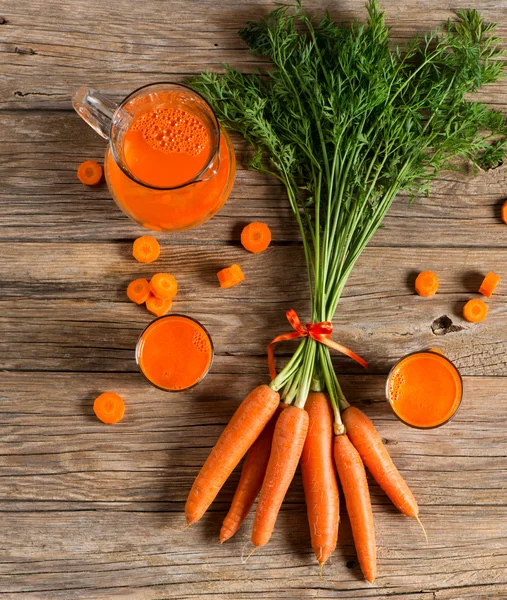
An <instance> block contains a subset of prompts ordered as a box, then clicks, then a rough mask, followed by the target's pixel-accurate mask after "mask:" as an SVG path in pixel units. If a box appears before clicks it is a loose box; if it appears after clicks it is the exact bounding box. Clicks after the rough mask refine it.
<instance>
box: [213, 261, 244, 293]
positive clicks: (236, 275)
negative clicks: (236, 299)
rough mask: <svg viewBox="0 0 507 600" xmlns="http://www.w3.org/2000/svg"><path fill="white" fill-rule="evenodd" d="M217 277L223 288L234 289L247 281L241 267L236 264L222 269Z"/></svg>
mask: <svg viewBox="0 0 507 600" xmlns="http://www.w3.org/2000/svg"><path fill="white" fill-rule="evenodd" d="M217 277H218V281H219V283H220V287H222V288H230V287H233V286H235V285H238V283H241V282H242V281H243V280H244V279H245V276H244V274H243V271H242V270H241V267H240V266H239V265H236V264H234V265H231V266H230V267H227V268H225V269H222V270H221V271H218V273H217Z"/></svg>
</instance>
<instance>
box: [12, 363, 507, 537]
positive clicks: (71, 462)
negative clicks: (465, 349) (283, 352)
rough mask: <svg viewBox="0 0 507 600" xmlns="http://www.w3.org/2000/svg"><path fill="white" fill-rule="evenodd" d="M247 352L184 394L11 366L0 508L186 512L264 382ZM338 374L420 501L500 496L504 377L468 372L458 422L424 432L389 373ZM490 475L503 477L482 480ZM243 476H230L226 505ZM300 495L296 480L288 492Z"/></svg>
mask: <svg viewBox="0 0 507 600" xmlns="http://www.w3.org/2000/svg"><path fill="white" fill-rule="evenodd" d="M251 360H252V359H251V358H250V357H248V358H241V359H235V361H234V362H235V364H233V363H232V361H231V360H230V359H229V360H228V361H222V364H221V367H219V369H218V370H217V372H215V370H213V371H212V374H210V375H209V377H208V378H207V379H206V381H205V383H203V384H202V385H201V386H200V387H199V388H198V389H197V390H193V391H189V392H186V393H182V394H178V395H177V397H176V396H174V395H171V394H167V393H164V392H161V391H160V390H157V389H155V388H153V387H152V386H150V385H149V384H148V383H146V382H145V380H144V379H143V378H142V377H141V375H138V374H125V375H123V374H90V373H88V374H84V373H81V374H66V373H65V374H63V373H55V374H50V373H40V372H39V373H36V374H22V373H4V374H3V375H2V381H1V384H0V385H1V387H0V390H1V391H0V419H1V421H2V425H3V432H4V433H3V445H2V451H1V454H2V456H3V459H2V464H1V465H0V498H2V500H3V501H4V502H5V504H3V505H2V504H1V503H0V507H3V509H8V507H9V504H10V503H13V502H21V503H23V502H28V501H34V502H37V501H39V502H40V501H45V502H54V503H55V504H56V505H57V506H58V504H59V503H61V502H64V501H72V502H77V503H79V505H80V507H81V508H83V509H84V508H85V506H84V503H85V502H94V503H111V502H115V503H116V502H119V503H126V504H127V505H128V504H129V503H131V502H142V503H146V504H147V505H156V506H155V509H156V508H157V507H158V508H159V509H160V506H165V503H169V504H168V506H165V509H166V510H172V511H179V510H181V506H182V503H183V502H184V500H185V497H186V493H187V492H188V488H189V486H190V483H191V481H192V478H193V477H194V476H195V474H196V472H197V471H198V469H199V466H200V465H201V464H202V462H203V460H204V459H205V457H206V456H207V454H208V452H209V450H210V448H211V447H212V446H213V444H214V443H215V441H216V439H217V437H218V436H219V435H220V432H221V430H222V428H223V427H224V425H225V424H226V423H227V421H228V419H229V418H230V416H231V414H232V413H233V411H234V409H235V407H236V406H237V404H238V401H239V400H240V399H241V398H242V397H243V396H244V395H245V394H246V392H247V391H248V390H249V389H251V388H253V387H254V386H255V385H258V384H259V383H260V382H263V381H265V373H264V372H263V365H262V361H260V360H259V359H257V360H254V363H255V368H256V369H257V370H258V372H256V373H251V374H248V375H247V374H238V372H237V370H238V369H240V370H241V371H245V372H247V371H248V370H249V369H252V367H251V366H247V363H249V361H251ZM230 367H232V369H231V368H230ZM341 380H342V381H343V386H344V390H345V393H346V394H347V395H348V397H349V399H350V401H351V402H354V403H356V404H358V405H359V406H361V407H362V408H363V409H364V410H365V411H366V412H367V413H368V414H369V415H370V416H371V417H372V419H373V420H374V421H375V423H376V425H377V427H378V429H379V432H380V435H381V436H382V437H383V438H384V439H385V440H386V443H387V444H388V446H389V448H390V451H391V454H392V456H393V458H394V460H396V462H397V464H398V466H399V468H400V469H401V470H402V471H403V472H404V473H405V475H406V477H407V479H408V480H409V483H410V485H411V487H412V488H413V490H414V493H415V494H416V496H417V498H418V500H419V502H420V504H421V506H429V505H431V506H437V505H438V506H444V507H445V506H449V505H460V506H468V505H471V504H472V505H477V504H480V505H484V506H494V505H502V504H503V503H505V499H506V498H505V494H506V490H505V486H506V484H507V470H506V466H505V460H504V459H505V452H506V450H507V440H506V439H505V436H504V435H503V430H504V424H503V423H502V422H499V421H498V420H497V419H495V414H496V407H497V406H498V405H499V404H501V403H502V402H503V401H504V400H505V398H506V389H505V379H504V378H478V377H470V378H466V379H465V399H464V401H463V406H462V407H461V409H460V411H459V412H458V414H457V415H456V417H455V418H454V419H453V422H452V423H451V424H449V425H448V426H446V427H445V428H442V429H437V430H431V431H426V432H420V431H417V430H414V429H410V428H408V427H406V426H405V425H403V424H402V423H400V422H398V421H397V420H396V418H395V417H394V415H393V414H392V412H391V410H390V408H389V406H388V405H387V403H386V402H385V398H384V385H385V377H383V376H365V375H357V376H354V375H346V376H342V377H341ZM107 389H114V390H116V391H117V392H118V393H120V394H121V395H122V396H124V398H125V400H126V402H127V414H126V417H125V420H124V421H123V422H122V425H121V426H119V427H115V428H111V427H106V426H104V425H102V424H100V423H99V422H98V421H97V420H96V418H95V417H94V416H93V411H92V404H93V399H94V398H95V397H96V395H98V393H100V392H101V391H104V390H107ZM41 390H44V391H42V392H41ZM449 473H453V475H452V477H451V478H450V477H449ZM493 473H494V474H495V478H496V485H491V484H489V485H485V482H486V481H488V480H489V478H490V477H491V475H492V474H493ZM236 481H237V479H236V478H234V479H233V482H232V483H230V484H227V486H226V488H225V493H226V496H222V497H221V502H219V503H218V507H219V510H223V509H224V508H225V504H224V502H227V500H228V499H229V498H230V495H231V494H232V493H233V488H234V484H235V483H236ZM189 482H190V483H189ZM372 489H373V495H374V498H375V503H376V504H378V505H386V504H389V502H388V501H387V500H386V498H385V496H384V494H383V493H382V492H380V490H379V489H378V486H376V485H373V486H372ZM302 501H303V496H302V490H301V487H300V485H299V484H298V485H297V486H296V489H295V490H293V491H292V492H291V496H290V498H289V502H296V503H299V504H301V503H302ZM11 506H12V504H11ZM97 507H98V508H100V505H99V504H97ZM28 508H29V507H28V505H25V509H28ZM60 508H61V507H60ZM104 508H105V509H107V510H110V509H112V508H113V507H112V506H105V507H104ZM127 508H128V506H127ZM39 509H40V506H39ZM121 509H122V508H121V507H120V510H121ZM123 509H125V507H123ZM149 510H154V508H153V507H151V508H149ZM215 510H217V506H215ZM430 527H431V524H430Z"/></svg>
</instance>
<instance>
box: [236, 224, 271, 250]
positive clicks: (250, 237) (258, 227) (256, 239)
mask: <svg viewBox="0 0 507 600" xmlns="http://www.w3.org/2000/svg"><path fill="white" fill-rule="evenodd" d="M270 242H271V230H270V229H269V227H268V226H267V225H266V224H265V223H261V222H259V221H254V222H253V223H250V224H249V225H247V226H246V227H244V228H243V231H242V232H241V243H242V244H243V248H244V249H245V250H248V251H249V252H253V253H254V254H257V253H258V252H263V251H264V250H266V248H267V247H268V246H269V244H270Z"/></svg>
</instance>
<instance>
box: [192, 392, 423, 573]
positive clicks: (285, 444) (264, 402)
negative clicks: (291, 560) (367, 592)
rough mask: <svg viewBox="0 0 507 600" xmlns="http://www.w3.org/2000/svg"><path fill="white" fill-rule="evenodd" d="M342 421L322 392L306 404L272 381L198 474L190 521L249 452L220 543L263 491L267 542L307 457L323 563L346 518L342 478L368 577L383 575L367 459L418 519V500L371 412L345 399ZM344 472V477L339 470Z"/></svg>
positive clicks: (257, 526)
mask: <svg viewBox="0 0 507 600" xmlns="http://www.w3.org/2000/svg"><path fill="white" fill-rule="evenodd" d="M341 407H342V412H341V419H342V421H343V425H342V426H341V427H337V426H336V424H335V426H334V430H333V410H332V407H331V404H330V402H329V399H328V397H327V395H326V394H325V393H323V392H321V391H312V392H310V393H309V394H308V397H307V400H306V403H305V405H304V408H300V407H298V406H290V405H287V404H285V403H283V402H282V403H281V402H280V395H279V394H278V392H276V391H274V390H273V389H272V387H270V386H268V385H261V386H259V387H257V388H255V389H254V390H253V391H252V392H250V394H249V395H248V396H247V397H246V398H245V400H244V401H243V402H242V403H241V405H240V406H239V408H238V409H237V411H236V413H235V414H234V415H233V417H232V419H231V421H230V422H229V424H228V425H227V427H226V428H225V430H224V432H223V433H222V435H221V436H220V438H219V440H218V442H217V443H216V445H215V447H214V448H213V450H212V451H211V454H210V455H209V457H208V459H207V460H206V462H205V464H204V466H203V467H202V469H201V471H200V473H199V475H198V476H197V478H196V480H195V482H194V484H193V486H192V489H191V491H190V494H189V496H188V500H187V503H186V507H185V514H186V519H187V523H188V524H189V525H191V524H193V523H195V522H196V521H198V520H199V519H200V518H201V517H202V516H203V514H204V513H205V512H206V510H207V508H208V507H209V506H210V504H211V503H212V502H213V500H214V499H215V497H216V495H217V494H218V492H219V490H220V488H221V487H222V486H223V484H224V483H225V481H226V480H227V478H228V477H229V475H230V474H231V473H232V471H233V470H234V469H235V467H236V466H237V465H238V463H239V462H240V461H241V459H242V458H243V456H244V455H245V454H246V453H247V452H248V455H247V457H246V460H245V462H244V464H243V468H242V471H241V477H240V480H239V483H238V487H237V489H236V493H235V494H234V498H233V500H232V504H231V508H230V510H229V512H228V513H227V516H226V517H225V519H224V521H223V525H222V528H221V531H220V542H225V541H226V540H228V539H229V538H230V537H231V536H233V535H234V534H235V533H236V532H237V531H238V529H239V527H240V526H241V524H242V523H243V521H244V519H245V517H246V516H247V515H248V513H249V511H250V509H251V507H252V505H253V503H254V501H255V499H256V497H257V496H258V495H259V501H258V503H257V508H256V512H255V519H254V523H253V529H252V536H251V541H252V544H253V547H254V550H255V549H256V548H259V547H261V546H264V545H265V544H267V543H268V541H269V539H270V537H271V534H272V532H273V529H274V526H275V522H276V519H277V516H278V512H279V510H280V507H281V504H282V502H283V499H284V497H285V494H286V492H287V490H288V488H289V485H290V483H291V481H292V479H293V477H294V473H295V472H296V468H297V466H298V463H300V464H301V472H302V477H303V486H304V491H305V498H306V505H307V513H308V525H309V528H310V537H311V543H312V548H313V550H314V552H315V556H316V557H317V560H318V562H319V564H320V565H321V567H322V566H323V565H324V563H325V562H326V561H327V560H328V558H329V557H330V555H331V554H332V552H333V551H334V549H335V547H336V543H337V539H338V524H339V520H340V511H339V494H338V483H337V481H338V479H339V481H340V484H341V487H342V490H343V494H344V496H345V502H346V506H347V511H348V514H349V518H350V523H351V526H352V534H353V537H354V543H355V546H356V551H357V556H358V560H359V564H360V566H361V569H362V571H363V574H364V576H365V578H366V579H367V580H368V581H369V582H371V583H373V581H374V580H375V577H376V570H377V567H376V546H375V529H374V524H373V513H372V508H371V502H370V495H369V490H368V484H367V481H366V473H365V465H366V466H367V467H368V469H369V471H370V473H371V474H372V475H373V477H374V478H375V480H376V481H377V483H378V484H379V485H380V487H381V488H382V489H383V490H384V491H385V492H386V494H387V495H388V496H389V498H390V499H391V500H392V502H393V503H394V505H395V506H396V507H397V508H398V509H399V510H400V511H401V512H402V513H403V514H405V515H407V516H409V517H413V518H415V519H417V520H419V509H418V506H417V502H416V500H415V498H414V496H413V495H412V493H411V491H410V489H409V488H408V486H407V484H406V483H405V481H404V480H403V478H402V476H401V475H400V473H399V472H398V470H397V469H396V467H395V465H394V463H393V461H392V460H391V457H390V456H389V453H388V452H387V449H386V447H385V446H384V444H383V442H382V440H381V438H380V436H379V435H378V433H377V430H376V429H375V427H374V426H373V424H372V422H371V421H370V419H369V418H368V417H367V416H366V415H365V414H364V413H363V412H362V411H360V410H359V409H357V408H355V407H352V406H350V405H349V404H348V403H347V402H346V400H345V399H343V402H342V404H341ZM337 473H338V477H337Z"/></svg>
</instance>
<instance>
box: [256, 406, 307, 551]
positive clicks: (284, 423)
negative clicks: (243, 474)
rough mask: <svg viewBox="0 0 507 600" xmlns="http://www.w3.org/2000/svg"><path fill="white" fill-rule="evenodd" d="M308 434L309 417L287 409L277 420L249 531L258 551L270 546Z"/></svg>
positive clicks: (303, 413) (295, 407)
mask: <svg viewBox="0 0 507 600" xmlns="http://www.w3.org/2000/svg"><path fill="white" fill-rule="evenodd" d="M307 432H308V413H307V412H306V411H305V410H304V409H303V408H298V407H297V406H288V407H287V408H285V409H284V410H283V411H282V412H281V413H280V416H279V417H278V420H277V422H276V425H275V431H274V433H273V442H272V443H271V454H270V455H269V462H268V466H267V468H266V475H265V476H264V481H263V482H262V488H261V493H260V496H259V502H258V504H257V510H256V511H255V520H254V524H253V530H252V544H253V545H254V546H255V547H256V548H258V547H259V546H264V545H265V544H267V543H268V542H269V538H270V537H271V534H272V533H273V528H274V526H275V522H276V518H277V517H278V512H279V511H280V507H281V505H282V502H283V499H284V498H285V494H286V493H287V490H288V489H289V485H290V482H291V481H292V479H293V477H294V473H295V472H296V468H297V466H298V462H299V458H300V456H301V453H302V451H303V446H304V443H305V439H306V434H307Z"/></svg>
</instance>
